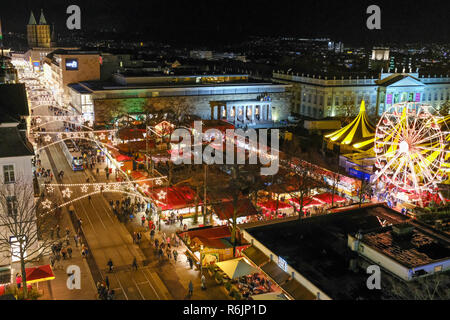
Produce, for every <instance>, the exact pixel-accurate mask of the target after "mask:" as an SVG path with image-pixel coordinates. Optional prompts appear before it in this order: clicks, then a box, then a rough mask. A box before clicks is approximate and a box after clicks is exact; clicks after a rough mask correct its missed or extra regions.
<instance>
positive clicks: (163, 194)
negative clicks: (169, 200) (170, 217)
mask: <svg viewBox="0 0 450 320" xmlns="http://www.w3.org/2000/svg"><path fill="white" fill-rule="evenodd" d="M166 195H167V192H165V191H164V190H161V191H160V192H159V193H158V199H159V200H162V199H165V198H166Z"/></svg>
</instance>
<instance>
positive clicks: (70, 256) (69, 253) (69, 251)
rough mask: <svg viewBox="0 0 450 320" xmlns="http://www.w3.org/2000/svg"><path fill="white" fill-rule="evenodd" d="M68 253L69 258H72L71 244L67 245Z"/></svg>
mask: <svg viewBox="0 0 450 320" xmlns="http://www.w3.org/2000/svg"><path fill="white" fill-rule="evenodd" d="M66 249H67V253H68V255H69V259H72V247H71V246H70V245H69V246H67V248H66Z"/></svg>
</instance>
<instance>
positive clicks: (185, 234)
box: [177, 226, 250, 265]
mask: <svg viewBox="0 0 450 320" xmlns="http://www.w3.org/2000/svg"><path fill="white" fill-rule="evenodd" d="M177 235H178V237H179V238H180V239H181V240H182V241H183V242H184V244H185V245H186V247H187V248H188V250H187V252H186V253H187V254H188V255H191V256H192V257H193V258H194V259H195V260H197V261H200V257H202V262H203V265H209V264H214V263H216V262H219V261H225V260H229V259H233V258H234V257H240V256H242V251H243V250H245V249H246V248H248V247H249V246H250V244H249V243H248V242H247V241H245V239H243V238H242V239H241V238H240V237H239V233H238V238H237V246H236V253H235V255H234V256H233V244H232V243H231V242H230V241H231V229H230V227H228V226H216V227H211V226H208V227H202V228H195V229H190V230H187V231H182V232H177Z"/></svg>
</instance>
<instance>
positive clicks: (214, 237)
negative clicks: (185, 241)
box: [179, 226, 232, 249]
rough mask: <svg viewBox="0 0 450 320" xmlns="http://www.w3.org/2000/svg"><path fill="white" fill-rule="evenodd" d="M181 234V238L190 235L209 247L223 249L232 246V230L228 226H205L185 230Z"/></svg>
mask: <svg viewBox="0 0 450 320" xmlns="http://www.w3.org/2000/svg"><path fill="white" fill-rule="evenodd" d="M179 236H180V237H181V238H183V237H185V236H188V237H189V238H191V239H192V240H194V239H197V240H198V242H200V243H201V244H203V245H204V246H205V247H207V248H219V249H223V248H230V247H232V245H231V243H230V242H229V239H230V237H231V231H230V228H229V227H228V226H219V227H205V228H198V229H194V230H188V231H185V232H180V233H179Z"/></svg>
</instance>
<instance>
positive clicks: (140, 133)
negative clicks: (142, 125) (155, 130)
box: [118, 128, 145, 140]
mask: <svg viewBox="0 0 450 320" xmlns="http://www.w3.org/2000/svg"><path fill="white" fill-rule="evenodd" d="M144 133H145V129H135V128H122V129H119V132H118V136H119V139H121V140H135V139H143V138H144Z"/></svg>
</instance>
